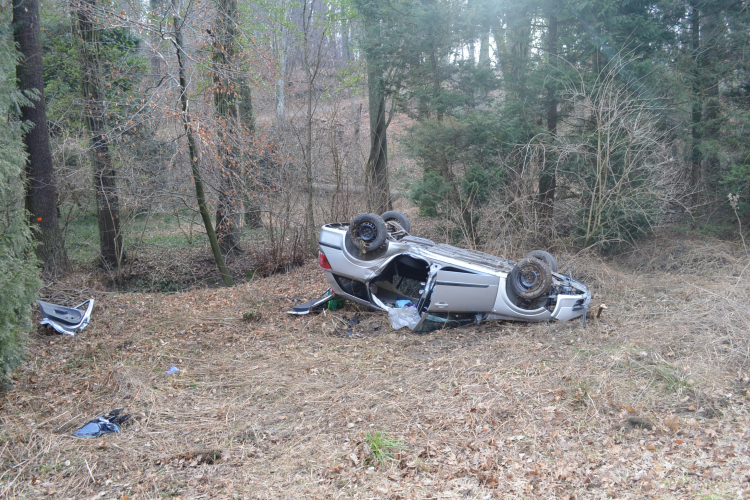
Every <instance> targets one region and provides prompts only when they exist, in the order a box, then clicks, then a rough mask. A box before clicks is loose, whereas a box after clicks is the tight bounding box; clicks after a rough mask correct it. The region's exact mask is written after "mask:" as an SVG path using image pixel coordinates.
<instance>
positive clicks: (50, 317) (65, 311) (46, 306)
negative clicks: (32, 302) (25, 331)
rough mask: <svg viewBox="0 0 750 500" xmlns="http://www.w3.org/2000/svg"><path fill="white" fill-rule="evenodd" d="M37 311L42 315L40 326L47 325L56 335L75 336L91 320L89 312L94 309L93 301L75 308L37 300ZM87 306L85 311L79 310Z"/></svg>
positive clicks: (82, 303) (90, 300)
mask: <svg viewBox="0 0 750 500" xmlns="http://www.w3.org/2000/svg"><path fill="white" fill-rule="evenodd" d="M37 304H39V311H40V312H41V313H42V321H40V322H39V324H40V325H49V326H51V327H52V328H54V329H55V331H56V332H58V333H63V334H65V335H71V336H75V334H76V333H77V332H81V331H83V329H84V328H86V326H87V325H88V324H89V320H90V319H91V311H92V310H93V309H94V299H89V300H87V301H85V302H81V303H80V304H78V305H77V306H75V307H65V306H60V305H57V304H51V303H49V302H42V301H41V300H37ZM85 305H88V307H86V310H85V311H83V310H81V309H80V308H81V307H83V306H85Z"/></svg>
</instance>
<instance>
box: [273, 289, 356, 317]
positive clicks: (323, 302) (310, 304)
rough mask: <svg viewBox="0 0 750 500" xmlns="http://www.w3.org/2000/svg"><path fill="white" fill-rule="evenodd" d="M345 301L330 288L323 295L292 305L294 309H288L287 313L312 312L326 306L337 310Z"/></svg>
mask: <svg viewBox="0 0 750 500" xmlns="http://www.w3.org/2000/svg"><path fill="white" fill-rule="evenodd" d="M294 300H297V299H294ZM332 302H334V303H335V304H333V305H331V303H332ZM345 302H346V301H345V300H344V299H339V298H337V296H336V295H334V293H333V289H332V288H329V289H328V290H326V291H325V292H324V293H323V295H321V296H320V297H318V298H317V299H311V300H308V301H307V302H304V303H302V304H297V305H294V306H292V310H291V311H287V313H288V314H297V315H300V314H310V311H313V310H320V309H324V308H325V309H330V310H331V311H335V310H337V309H340V308H341V307H343V305H344V303H345Z"/></svg>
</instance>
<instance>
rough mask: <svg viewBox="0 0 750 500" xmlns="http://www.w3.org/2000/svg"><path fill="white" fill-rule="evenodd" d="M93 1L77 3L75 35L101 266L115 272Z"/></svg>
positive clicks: (117, 244)
mask: <svg viewBox="0 0 750 500" xmlns="http://www.w3.org/2000/svg"><path fill="white" fill-rule="evenodd" d="M95 10H96V0H81V1H79V2H77V3H76V16H77V22H78V35H79V37H80V40H81V64H82V65H83V70H84V73H83V78H82V81H81V89H82V90H83V99H84V101H85V102H86V109H85V111H84V116H85V117H86V127H87V128H88V130H89V133H90V134H91V139H90V142H91V152H92V156H91V157H92V160H93V163H94V188H95V189H96V208H97V216H98V219H99V248H100V252H101V261H102V264H104V265H105V266H108V267H115V268H117V269H118V270H119V269H120V265H121V263H122V259H123V257H124V250H123V243H122V232H121V231H120V210H119V203H118V198H117V177H116V175H117V174H116V173H115V169H114V166H113V165H112V158H111V156H110V154H109V138H108V137H107V124H106V116H105V113H106V110H105V105H104V101H105V97H104V89H103V87H102V78H101V66H100V64H99V31H100V28H98V27H97V26H95V25H94V20H93V19H92V16H93V14H94V12H95Z"/></svg>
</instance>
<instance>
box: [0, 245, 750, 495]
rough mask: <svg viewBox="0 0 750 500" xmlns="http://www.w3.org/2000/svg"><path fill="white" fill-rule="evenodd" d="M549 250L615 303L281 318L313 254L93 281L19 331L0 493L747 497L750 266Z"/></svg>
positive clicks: (302, 284)
mask: <svg viewBox="0 0 750 500" xmlns="http://www.w3.org/2000/svg"><path fill="white" fill-rule="evenodd" d="M695 258H696V257H695V253H694V252H693V253H692V254H691V259H695ZM560 260H561V263H562V264H563V266H566V265H569V266H571V267H575V266H578V267H583V266H585V268H586V270H587V273H588V275H589V277H590V280H591V282H592V284H593V289H594V293H595V296H596V300H601V302H606V303H607V304H608V305H609V307H608V309H607V311H606V312H605V313H604V314H603V315H602V316H601V318H599V319H598V320H597V319H592V320H591V321H590V322H589V327H588V328H587V329H585V330H584V329H582V328H581V327H580V324H579V323H578V322H573V323H545V324H535V325H524V324H515V323H501V322H496V323H488V324H484V325H478V326H475V327H469V328H463V329H456V330H448V331H442V332H434V333H432V334H429V335H418V334H413V333H410V332H406V333H405V331H398V332H394V331H393V330H391V329H390V327H389V326H388V323H387V317H386V316H385V315H383V314H376V313H370V312H367V311H365V310H362V309H359V308H357V307H355V306H353V305H352V304H348V305H347V306H346V307H344V309H342V310H341V311H336V312H335V313H333V312H331V311H326V313H323V314H319V315H311V316H302V317H290V316H288V315H286V314H284V311H285V310H286V309H287V308H288V306H289V303H290V300H293V299H295V298H300V299H305V298H307V297H305V296H304V295H306V294H311V293H316V292H318V291H320V290H323V289H325V288H326V287H327V285H326V283H325V279H324V278H323V276H322V273H320V272H319V270H318V269H317V267H316V266H315V265H314V264H313V263H310V264H307V265H305V266H303V267H301V268H298V269H295V270H292V271H290V272H289V273H287V274H278V275H273V276H270V277H268V278H263V279H256V280H253V281H252V282H250V283H247V284H243V285H240V286H237V287H235V288H232V289H210V290H206V289H203V290H193V291H190V292H185V293H178V294H172V295H160V294H145V293H142V294H139V293H130V294H128V293H107V292H104V291H101V292H96V291H94V292H93V293H94V295H95V296H96V294H97V293H98V294H99V295H98V296H97V297H96V298H97V302H100V303H102V304H103V305H102V309H101V310H99V311H98V313H96V314H95V316H94V317H93V319H92V323H91V325H90V326H89V328H88V329H87V330H86V332H84V334H82V335H81V336H80V337H78V338H60V337H52V336H49V335H47V334H46V333H45V332H43V331H41V330H40V331H37V332H33V333H32V334H31V341H30V345H29V354H30V356H29V360H28V361H27V362H26V364H25V365H24V367H23V369H22V370H20V371H19V372H18V373H17V374H16V376H15V380H16V385H15V387H14V388H13V389H11V390H9V391H7V392H6V393H5V394H4V395H3V396H4V397H3V402H2V405H3V407H2V415H3V416H2V429H3V443H2V447H1V448H0V449H1V450H2V451H1V453H0V459H1V460H2V464H3V471H4V472H3V473H2V476H0V493H1V494H2V496H4V497H5V498H24V497H30V498H31V497H34V498H36V497H39V496H43V495H48V496H50V495H51V496H52V497H55V498H92V497H95V496H96V497H101V498H105V497H106V498H133V499H136V498H160V497H164V496H169V497H173V498H383V499H385V498H389V499H397V498H401V499H406V498H496V497H497V498H500V497H502V498H542V497H544V498H553V497H554V498H584V497H585V498H589V497H592V498H606V497H617V498H652V497H653V498H705V497H707V496H708V495H717V496H719V497H721V498H742V497H743V495H745V497H747V495H748V488H750V457H749V456H748V442H750V439H749V438H750V425H749V424H748V410H747V406H748V403H750V398H748V395H747V394H748V393H747V391H748V390H749V389H750V385H749V384H748V376H747V366H748V359H747V352H748V350H747V348H748V342H749V340H750V339H749V334H748V331H750V329H748V328H747V325H748V316H747V313H746V312H744V313H743V312H742V311H739V310H738V309H737V308H736V307H735V306H734V304H735V303H736V302H738V301H741V300H742V299H746V298H747V297H748V296H750V284H749V283H748V282H747V281H746V280H742V279H737V280H736V283H737V284H736V285H733V286H734V288H733V292H732V293H733V295H732V297H729V298H726V293H725V290H726V288H725V283H726V279H725V278H723V277H722V273H723V276H727V275H728V276H735V275H736V276H738V275H739V272H738V271H737V270H736V269H735V268H734V267H727V268H724V269H722V270H721V271H717V272H714V273H712V274H711V275H710V276H714V277H716V278H714V281H711V280H710V279H711V277H710V276H709V277H706V276H695V275H679V276H678V275H672V274H668V273H667V272H662V271H659V270H653V269H652V270H649V271H648V272H647V273H645V274H644V273H642V271H641V270H639V269H637V268H636V269H634V268H633V267H627V263H625V264H620V265H618V264H617V263H606V262H602V261H601V260H600V259H595V258H587V257H586V256H585V255H583V256H581V255H578V256H575V257H569V258H568V262H565V261H564V260H563V259H560ZM655 260H658V259H656V258H655ZM729 265H731V266H734V265H735V264H732V263H731V262H730V264H729ZM563 268H566V267H563ZM740 272H741V271H740ZM734 282H735V281H734V280H733V283H734ZM89 292H90V290H89ZM258 308H261V309H262V314H258V319H257V320H254V321H243V314H244V313H245V312H246V311H248V310H254V311H255V310H258ZM342 315H345V316H346V319H345V318H343V317H342ZM353 317H356V318H357V319H358V321H357V322H353V321H349V319H351V318H353ZM350 332H351V333H350ZM165 366H179V367H180V370H179V372H176V373H174V374H173V375H167V374H165V373H164V367H165ZM111 407H123V408H125V410H124V411H127V412H128V413H130V414H131V415H132V417H131V419H130V420H129V421H128V422H126V423H125V424H123V427H122V433H121V434H110V435H108V436H107V439H106V441H100V440H76V439H75V438H73V437H71V433H72V431H73V430H75V428H76V427H77V426H78V425H80V423H81V422H82V421H85V419H86V418H87V416H89V415H90V413H91V412H92V409H94V410H93V411H96V410H95V409H97V408H111ZM691 408H692V409H691ZM708 409H710V411H708ZM89 418H90V417H89ZM374 436H379V437H380V438H382V440H381V443H380V444H383V443H385V444H387V447H386V448H384V451H385V453H384V454H383V455H382V459H376V458H374V457H373V447H372V445H373V437H374ZM380 438H379V439H380ZM396 443H397V444H396ZM377 446H378V445H377V444H376V447H377Z"/></svg>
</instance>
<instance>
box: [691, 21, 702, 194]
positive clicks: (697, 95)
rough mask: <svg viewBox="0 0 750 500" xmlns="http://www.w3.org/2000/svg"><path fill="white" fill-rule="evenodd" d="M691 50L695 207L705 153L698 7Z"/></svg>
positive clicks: (693, 26)
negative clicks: (703, 149) (703, 151)
mask: <svg viewBox="0 0 750 500" xmlns="http://www.w3.org/2000/svg"><path fill="white" fill-rule="evenodd" d="M689 21H690V48H691V52H692V57H693V75H692V77H693V82H692V83H693V109H692V113H691V120H690V135H691V139H692V144H691V148H690V149H691V150H690V188H691V189H692V190H693V194H692V202H693V206H696V205H698V198H699V197H698V185H699V183H700V175H701V162H702V159H703V153H702V151H701V146H702V145H701V141H702V135H703V125H702V123H701V121H702V115H703V91H702V81H701V80H702V79H701V71H700V64H699V61H698V59H699V57H700V51H701V39H700V13H699V12H698V9H697V8H696V7H692V8H691V9H690V14H689Z"/></svg>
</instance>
